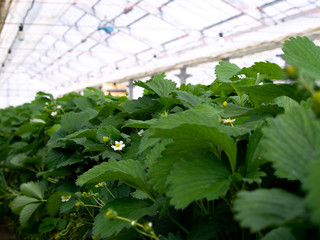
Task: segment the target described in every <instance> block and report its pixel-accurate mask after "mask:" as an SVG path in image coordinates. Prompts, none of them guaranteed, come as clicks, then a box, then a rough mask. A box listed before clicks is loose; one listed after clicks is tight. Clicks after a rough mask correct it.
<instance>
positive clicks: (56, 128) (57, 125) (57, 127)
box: [47, 124, 61, 137]
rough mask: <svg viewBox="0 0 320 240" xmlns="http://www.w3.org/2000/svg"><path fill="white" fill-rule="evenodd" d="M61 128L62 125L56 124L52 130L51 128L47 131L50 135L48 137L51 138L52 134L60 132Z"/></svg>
mask: <svg viewBox="0 0 320 240" xmlns="http://www.w3.org/2000/svg"><path fill="white" fill-rule="evenodd" d="M60 128H61V125H60V124H54V125H53V126H52V127H51V128H49V129H48V130H47V133H48V135H49V136H50V137H51V136H52V134H53V133H54V132H56V131H58V130H59V129H60Z"/></svg>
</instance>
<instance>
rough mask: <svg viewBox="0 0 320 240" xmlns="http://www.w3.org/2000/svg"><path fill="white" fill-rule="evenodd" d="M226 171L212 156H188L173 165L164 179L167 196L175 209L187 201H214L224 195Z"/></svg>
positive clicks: (228, 183) (226, 187)
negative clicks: (165, 179)
mask: <svg viewBox="0 0 320 240" xmlns="http://www.w3.org/2000/svg"><path fill="white" fill-rule="evenodd" d="M230 175H231V174H230V172H229V171H228V169H227V168H226V167H225V166H224V165H223V164H222V163H221V161H219V160H218V159H216V158H215V157H213V156H212V155H204V154H200V153H195V154H190V155H189V156H188V157H184V158H182V159H181V161H179V162H177V163H176V164H175V165H174V169H173V170H172V172H171V174H170V176H169V177H168V179H167V183H168V184H169V189H168V192H167V195H168V196H169V197H170V198H171V200H170V202H171V204H173V205H174V206H175V207H176V208H181V209H183V208H186V207H187V206H188V205H189V204H190V203H191V202H193V201H196V200H200V199H203V198H206V199H207V200H214V199H217V198H219V197H220V196H222V195H224V194H226V192H227V191H228V189H229V186H230V180H229V176H230Z"/></svg>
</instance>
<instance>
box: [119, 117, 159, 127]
mask: <svg viewBox="0 0 320 240" xmlns="http://www.w3.org/2000/svg"><path fill="white" fill-rule="evenodd" d="M155 121H157V119H155V118H153V119H150V120H146V121H142V120H135V119H129V120H128V121H126V122H125V124H124V125H123V126H122V127H123V128H124V127H131V128H149V127H150V126H151V125H152V124H153V123H154V122H155Z"/></svg>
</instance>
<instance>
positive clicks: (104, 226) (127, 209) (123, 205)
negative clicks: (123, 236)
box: [93, 198, 157, 238]
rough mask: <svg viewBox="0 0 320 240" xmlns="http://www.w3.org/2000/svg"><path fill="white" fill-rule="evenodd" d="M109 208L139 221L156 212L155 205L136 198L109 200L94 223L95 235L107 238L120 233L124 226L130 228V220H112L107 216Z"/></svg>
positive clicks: (122, 215)
mask: <svg viewBox="0 0 320 240" xmlns="http://www.w3.org/2000/svg"><path fill="white" fill-rule="evenodd" d="M108 209H112V210H113V211H116V212H117V214H118V216H120V217H124V218H128V219H130V220H135V221H138V220H139V219H140V218H142V217H144V216H146V215H149V216H153V215H155V214H156V210H157V209H156V208H155V206H150V205H149V203H148V202H146V201H143V200H139V199H135V198H117V199H115V200H114V201H112V202H109V203H108V204H107V206H105V207H103V208H101V210H100V213H99V214H98V215H97V216H96V220H95V222H94V224H93V235H94V236H100V237H101V238H107V237H109V236H111V235H113V234H118V233H119V232H120V231H121V230H122V229H123V228H130V222H126V221H123V220H118V219H114V220H110V219H108V218H107V217H106V212H107V211H108Z"/></svg>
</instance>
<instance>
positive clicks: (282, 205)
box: [234, 189, 307, 232]
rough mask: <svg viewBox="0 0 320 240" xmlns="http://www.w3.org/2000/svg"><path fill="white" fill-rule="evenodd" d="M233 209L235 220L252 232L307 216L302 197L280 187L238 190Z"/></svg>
mask: <svg viewBox="0 0 320 240" xmlns="http://www.w3.org/2000/svg"><path fill="white" fill-rule="evenodd" d="M234 210H235V211H236V215H235V218H236V220H238V221H240V224H241V226H243V227H248V228H250V230H251V231H252V232H257V231H260V230H262V229H264V228H267V227H271V226H279V225H282V224H285V223H287V222H290V221H292V220H296V219H303V218H305V217H306V216H307V213H306V210H305V208H304V202H303V199H302V198H300V197H298V196H296V195H294V194H292V193H289V192H286V191H284V190H282V189H258V190H255V191H252V192H247V191H242V192H239V193H238V195H237V198H236V200H235V201H234Z"/></svg>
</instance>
